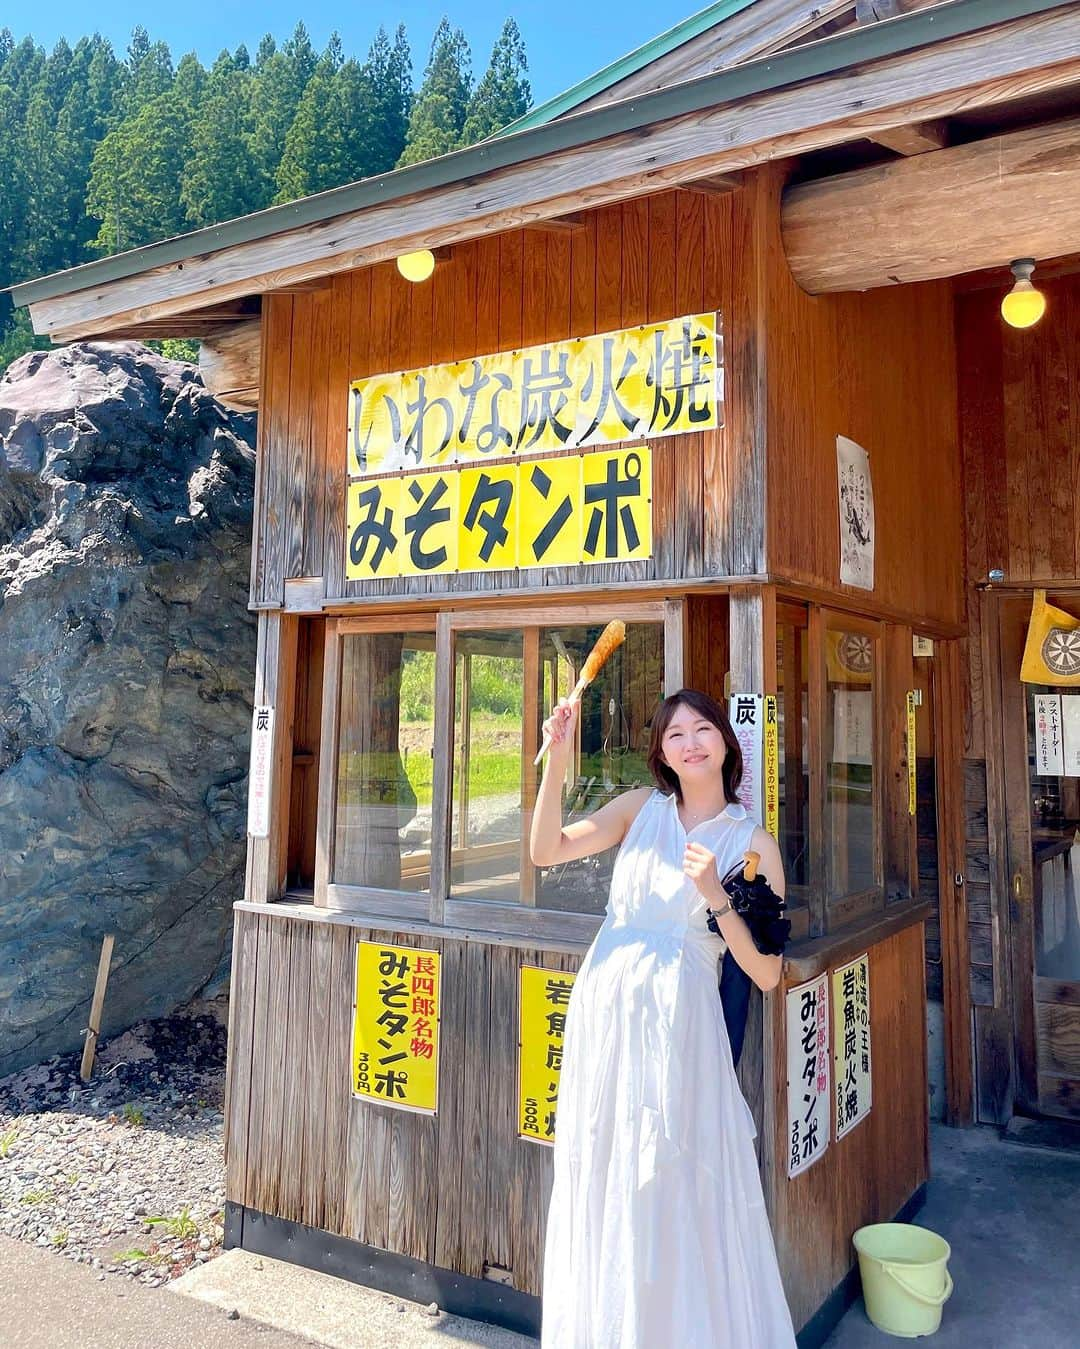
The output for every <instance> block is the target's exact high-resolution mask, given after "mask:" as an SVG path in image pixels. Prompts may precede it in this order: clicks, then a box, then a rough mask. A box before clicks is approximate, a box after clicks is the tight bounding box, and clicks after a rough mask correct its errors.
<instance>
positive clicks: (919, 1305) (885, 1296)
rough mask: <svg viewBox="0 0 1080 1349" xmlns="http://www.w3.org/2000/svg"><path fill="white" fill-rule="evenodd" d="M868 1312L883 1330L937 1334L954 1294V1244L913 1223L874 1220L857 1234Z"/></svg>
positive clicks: (909, 1337) (914, 1334) (914, 1335)
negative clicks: (951, 1259)
mask: <svg viewBox="0 0 1080 1349" xmlns="http://www.w3.org/2000/svg"><path fill="white" fill-rule="evenodd" d="M853 1240H854V1242H855V1249H856V1250H857V1251H858V1253H859V1273H860V1275H861V1276H862V1286H863V1300H864V1302H865V1303H866V1314H867V1316H868V1317H869V1318H870V1320H871V1321H872V1322H873V1323H874V1325H875V1326H877V1328H878V1329H879V1330H884V1331H885V1332H886V1333H887V1334H889V1335H899V1336H901V1337H902V1338H903V1339H906V1340H913V1339H916V1338H917V1337H918V1336H920V1335H932V1334H933V1333H934V1331H935V1330H937V1328H938V1327H939V1326H940V1325H941V1309H942V1307H943V1306H944V1305H945V1303H946V1302H947V1301H948V1300H949V1297H950V1296H951V1294H952V1290H953V1282H952V1279H951V1278H950V1277H949V1271H948V1269H947V1268H946V1266H947V1262H948V1259H949V1256H950V1255H951V1253H952V1252H951V1251H950V1249H949V1243H948V1242H947V1241H946V1240H945V1239H944V1237H939V1236H938V1235H937V1233H936V1232H930V1231H928V1230H927V1229H926V1228H925V1227H912V1226H911V1225H910V1224H908V1223H874V1224H873V1225H872V1226H871V1227H860V1228H859V1230H858V1231H857V1232H856V1233H855V1236H854V1238H853Z"/></svg>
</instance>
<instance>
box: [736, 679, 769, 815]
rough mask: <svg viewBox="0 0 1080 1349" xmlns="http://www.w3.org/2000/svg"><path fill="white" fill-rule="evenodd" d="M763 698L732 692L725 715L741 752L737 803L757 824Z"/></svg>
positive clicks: (760, 809)
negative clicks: (728, 718)
mask: <svg viewBox="0 0 1080 1349" xmlns="http://www.w3.org/2000/svg"><path fill="white" fill-rule="evenodd" d="M764 702H765V700H764V698H763V697H762V696H761V694H760V693H733V694H732V695H731V699H730V702H729V705H728V716H729V717H730V718H731V727H732V730H733V731H734V732H735V739H736V740H737V741H738V742H739V748H740V749H741V750H742V762H743V775H742V781H741V782H740V783H739V802H740V804H741V805H743V806H744V807H745V808H746V812H747V814H748V815H750V816H751V818H752V819H754V820H756V821H757V822H758V824H762V823H763V822H764V816H763V805H764V801H763V791H762V787H763V782H762V778H763V773H762V751H763V747H764V742H765V708H764Z"/></svg>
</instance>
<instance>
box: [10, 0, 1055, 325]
mask: <svg viewBox="0 0 1080 1349" xmlns="http://www.w3.org/2000/svg"><path fill="white" fill-rule="evenodd" d="M1077 80H1080V7H1078V6H1068V7H1063V8H1061V9H1054V10H1051V11H1048V12H1045V13H1039V14H1037V15H1033V16H1031V17H1029V18H1024V19H1017V20H1014V21H1012V22H1010V23H1005V24H999V25H998V26H996V27H993V28H985V29H980V30H979V31H978V32H974V33H969V34H966V35H965V36H964V37H960V38H956V39H952V40H949V41H942V42H938V43H935V44H931V45H928V46H926V47H919V48H916V49H914V50H912V51H908V52H905V53H903V54H901V55H897V56H893V57H889V58H887V59H884V60H880V61H875V62H868V63H865V64H863V65H857V66H853V67H850V68H848V69H845V70H843V71H841V72H839V73H836V74H833V75H828V76H822V77H820V78H818V79H815V80H807V81H805V82H802V83H799V84H795V85H790V86H783V87H780V88H776V89H770V90H765V91H763V92H761V93H758V94H755V95H753V96H750V97H747V98H744V99H741V100H738V101H735V102H732V103H728V104H724V105H722V106H719V107H717V108H715V109H712V110H709V111H708V112H707V113H703V112H701V111H694V112H689V113H686V114H683V115H681V116H678V117H673V118H670V119H669V120H667V121H665V122H657V123H652V124H650V125H648V126H644V127H637V128H635V129H633V130H630V131H626V132H621V133H619V134H617V135H613V136H610V137H608V138H606V139H604V140H600V141H593V142H590V143H588V144H585V145H575V146H573V147H572V148H570V149H567V150H563V151H558V152H554V153H552V154H551V155H548V156H546V157H545V158H543V159H538V160H533V161H528V162H525V163H521V164H515V165H512V166H509V167H507V168H504V169H500V170H497V171H495V172H492V173H490V174H486V175H484V176H483V177H481V178H474V179H468V180H461V181H458V182H455V183H453V184H451V185H449V186H446V187H442V188H439V189H437V190H432V191H431V192H427V193H422V194H417V195H415V196H413V197H411V198H402V199H400V200H395V201H389V202H386V203H385V204H381V205H373V206H369V207H366V208H365V209H363V210H361V211H355V212H353V213H352V214H350V215H342V216H336V217H334V218H332V219H328V220H320V221H318V222H316V223H313V224H311V225H306V226H304V227H303V228H300V229H296V230H288V231H284V232H282V233H280V234H276V235H273V236H270V237H268V238H263V239H258V240H253V241H252V242H250V243H246V244H237V245H234V246H232V247H230V248H224V249H220V250H219V251H217V252H215V253H210V254H204V255H200V256H198V257H193V258H191V259H188V260H187V261H186V262H185V264H184V265H183V268H182V269H181V268H180V267H179V266H178V265H177V264H169V265H167V266H163V267H157V268H153V269H151V270H149V271H145V272H140V273H138V274H136V275H134V276H129V277H124V278H121V279H119V280H117V281H113V282H110V283H108V284H106V285H101V286H97V287H92V288H89V289H87V290H83V291H76V292H73V293H70V294H66V295H59V296H56V297H54V298H52V299H49V300H41V301H39V302H38V303H37V304H34V305H32V306H31V316H32V318H33V322H34V328H35V331H36V332H39V333H44V334H47V335H49V336H50V337H52V338H53V339H54V340H57V341H68V340H74V339H76V338H78V337H80V336H82V335H84V334H85V333H88V332H100V331H102V330H103V328H106V327H108V328H112V327H121V326H125V327H129V326H131V325H132V324H134V323H145V322H147V321H148V320H149V319H151V318H154V317H160V316H163V315H168V314H183V313H186V312H189V311H190V309H191V306H192V302H193V299H194V297H195V296H198V297H199V301H200V304H201V306H204V305H205V304H206V303H207V302H208V301H222V300H227V299H230V298H235V297H237V296H242V295H252V294H255V293H262V292H265V291H269V290H273V289H275V288H276V287H279V286H283V285H287V284H290V283H292V282H296V281H304V280H311V279H313V278H315V277H317V276H322V275H326V274H327V273H330V272H337V271H350V270H353V269H356V268H360V267H366V266H368V265H370V264H372V263H375V262H379V261H382V260H385V259H387V258H392V257H394V256H396V255H397V254H398V253H401V252H405V251H407V250H408V249H410V248H422V247H429V248H430V247H437V246H440V245H446V244H452V243H455V242H458V241H461V240H464V239H469V238H473V237H475V236H477V235H481V234H489V233H496V232H499V231H502V230H510V229H520V228H522V227H523V226H525V225H527V224H528V223H530V222H531V221H535V220H539V219H545V218H548V217H551V216H558V215H565V214H567V213H568V212H571V213H572V212H575V211H578V210H582V209H586V208H590V207H597V206H602V205H608V204H611V203H614V202H617V201H625V200H628V199H630V198H633V197H637V196H641V195H642V194H643V193H649V192H659V191H663V190H664V189H666V188H669V187H673V186H677V185H678V184H679V183H680V182H686V181H687V180H688V179H691V178H701V177H710V176H714V175H715V174H717V173H726V172H730V171H731V170H733V169H740V168H745V167H747V166H749V165H752V164H758V163H761V162H762V161H764V160H767V159H779V158H785V157H788V156H791V155H794V154H801V153H807V152H809V151H811V150H815V149H820V148H822V147H824V146H828V145H835V144H839V143H842V142H846V141H854V140H859V139H865V138H866V137H868V136H872V135H874V134H875V133H876V132H878V131H881V130H884V129H887V128H889V127H895V126H904V125H906V124H907V123H909V122H913V121H922V120H926V119H929V118H935V117H946V116H949V115H951V114H952V113H955V112H958V111H959V110H960V109H962V108H964V109H968V110H970V109H971V108H973V107H985V106H990V105H992V104H996V103H1002V102H1006V101H1009V100H1011V99H1015V98H1017V97H1019V96H1020V95H1031V94H1034V93H1036V92H1039V91H1043V90H1049V89H1058V88H1062V87H1064V86H1067V85H1069V84H1072V83H1075V82H1076V81H1077ZM942 153H945V152H942ZM949 153H951V152H949ZM912 162H913V163H918V162H920V161H919V160H918V159H917V160H914V161H912Z"/></svg>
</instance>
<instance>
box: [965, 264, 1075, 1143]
mask: <svg viewBox="0 0 1080 1349" xmlns="http://www.w3.org/2000/svg"><path fill="white" fill-rule="evenodd" d="M1039 285H1040V289H1042V290H1043V291H1044V292H1045V294H1046V297H1047V311H1046V316H1045V318H1044V319H1043V320H1042V321H1041V322H1040V323H1039V324H1038V325H1037V326H1036V327H1034V328H1031V329H1028V330H1027V331H1019V330H1017V329H1014V328H1010V327H1008V325H1007V324H1005V323H1003V322H1002V320H1001V316H1000V313H999V306H1000V303H1001V295H1002V293H1003V288H1002V289H996V288H995V289H983V290H974V291H970V292H961V293H959V294H958V295H957V296H956V305H955V311H956V335H957V368H958V398H959V427H960V443H961V449H962V454H963V484H964V550H965V556H964V574H965V583H966V585H965V605H966V626H967V630H968V636H967V641H966V643H965V648H966V655H967V676H968V677H967V684H966V703H967V706H966V709H965V713H966V715H965V732H966V735H965V739H966V745H965V753H966V755H967V760H966V763H965V770H966V772H965V779H966V797H967V800H966V806H967V817H968V821H969V831H968V856H967V863H968V886H967V890H968V896H967V899H968V917H969V932H970V934H971V992H972V1002H973V1003H974V1004H976V1005H975V1057H976V1069H977V1076H978V1084H977V1085H978V1091H977V1098H978V1110H979V1118H980V1119H982V1120H985V1121H987V1122H1001V1121H1003V1120H1005V1119H1007V1118H1008V1116H1009V1114H1010V1113H1011V1092H1012V1084H1011V1073H1012V1066H1011V1065H1012V1058H1013V1047H1012V1014H1011V1008H1010V1005H1009V996H1010V993H1009V990H1010V984H1011V981H1010V979H1009V976H1008V971H1007V969H1005V968H1004V967H1002V965H1001V961H1002V960H1003V959H1007V955H1008V942H1007V940H1005V937H1006V934H1007V933H1008V931H1009V914H1008V905H1009V898H1008V895H1007V894H1006V893H1005V887H1006V885H1007V881H1008V870H1007V866H1006V862H1007V859H1006V858H1005V857H1004V856H1001V857H996V856H995V834H996V835H997V837H998V838H1000V839H1004V836H1005V819H1004V814H1003V811H1004V799H1003V793H1002V790H1001V774H1002V772H1003V764H1002V762H1001V755H1002V754H1003V752H1004V745H1003V741H1002V735H1001V728H1000V726H995V725H994V724H993V717H994V712H993V704H994V702H995V699H996V691H997V689H998V687H999V680H1000V679H1003V678H1005V677H1007V673H1008V672H1006V671H1002V672H1000V675H999V672H998V671H997V670H996V669H995V668H992V666H994V665H996V664H997V661H998V653H999V646H1000V634H999V631H998V628H997V615H996V611H993V610H991V609H990V608H989V607H988V604H987V602H986V601H985V600H980V596H979V593H978V591H977V590H976V587H977V586H979V585H980V584H981V583H984V582H985V581H986V579H987V575H988V573H989V572H990V570H991V569H992V568H1000V569H1001V570H1002V571H1004V573H1005V578H1006V582H1007V583H1008V584H1010V585H1022V586H1023V585H1031V586H1032V587H1033V588H1034V586H1036V585H1045V584H1047V583H1049V584H1051V585H1052V584H1053V582H1055V581H1058V582H1061V581H1069V582H1077V581H1080V491H1078V490H1077V488H1078V479H1077V465H1078V463H1080V458H1078V455H1077V446H1078V444H1080V275H1072V276H1063V277H1057V278H1052V279H1050V280H1046V281H1040V282H1039ZM1003 286H1004V283H1003ZM984 627H985V628H986V631H984ZM1016 675H1017V676H1018V675H1019V671H1018V670H1017V671H1016ZM988 718H989V720H988ZM998 846H999V850H1000V845H998ZM994 924H997V925H998V927H999V929H1000V932H1001V934H1002V940H1001V942H1000V946H999V951H998V953H997V961H996V963H995V961H994V956H993V953H992V941H991V938H992V935H993V928H994Z"/></svg>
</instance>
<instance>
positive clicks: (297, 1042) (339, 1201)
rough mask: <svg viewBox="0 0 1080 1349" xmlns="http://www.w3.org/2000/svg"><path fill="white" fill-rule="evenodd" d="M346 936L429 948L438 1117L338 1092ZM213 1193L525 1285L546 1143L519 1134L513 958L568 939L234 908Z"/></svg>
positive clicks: (539, 958)
mask: <svg viewBox="0 0 1080 1349" xmlns="http://www.w3.org/2000/svg"><path fill="white" fill-rule="evenodd" d="M358 940H375V941H386V942H392V943H394V944H395V945H400V946H419V945H423V946H424V947H426V948H428V949H430V948H435V949H437V950H439V951H441V953H442V978H443V1007H442V1024H441V1034H442V1050H441V1055H442V1057H441V1062H440V1106H439V1114H438V1116H437V1117H431V1116H427V1115H418V1114H413V1113H411V1112H407V1111H403V1110H389V1109H386V1108H385V1107H382V1106H377V1105H372V1104H370V1103H369V1102H367V1101H361V1100H355V1099H353V1097H352V1095H351V1092H350V1085H349V1083H350V1067H349V1056H350V1041H351V1033H352V996H353V969H354V966H353V958H354V952H355V943H356V942H357V941H358ZM236 953H237V959H236V961H235V962H234V966H233V989H232V1003H231V1007H232V1026H231V1034H232V1039H231V1041H230V1050H229V1073H228V1083H227V1098H228V1099H227V1108H226V1115H227V1119H228V1139H229V1141H228V1148H229V1152H228V1163H227V1178H226V1194H227V1198H228V1199H230V1200H231V1201H233V1202H235V1203H238V1204H245V1205H247V1206H248V1207H249V1208H254V1209H257V1210H259V1211H260V1212H263V1213H269V1214H274V1215H276V1216H278V1217H281V1218H286V1219H289V1220H291V1221H294V1222H300V1223H304V1224H307V1225H309V1226H313V1227H318V1228H322V1229H324V1230H325V1231H328V1232H333V1233H335V1234H337V1235H340V1236H345V1237H351V1238H353V1239H354V1240H357V1241H362V1242H365V1243H367V1244H369V1245H373V1246H378V1247H381V1248H383V1249H386V1250H392V1251H397V1252H399V1253H401V1254H403V1255H408V1256H412V1257H414V1258H416V1259H418V1260H423V1261H426V1262H427V1263H429V1264H433V1265H438V1266H441V1267H442V1268H444V1269H454V1270H458V1271H460V1272H462V1273H465V1274H469V1275H472V1276H474V1277H476V1278H481V1277H483V1276H484V1273H485V1270H488V1271H490V1270H492V1269H496V1270H507V1271H510V1273H511V1276H512V1281H513V1285H514V1287H515V1288H519V1289H521V1290H523V1291H525V1292H528V1293H539V1291H540V1283H541V1273H542V1260H543V1235H544V1224H545V1219H546V1213H547V1202H548V1197H549V1194H550V1189H551V1166H552V1153H551V1150H550V1149H549V1148H547V1147H544V1146H543V1145H542V1144H538V1143H532V1142H526V1141H524V1140H522V1139H519V1138H518V1137H517V1113H516V1101H515V1091H516V1072H515V1065H516V1062H517V970H518V967H519V966H520V965H521V964H530V965H541V966H544V967H546V968H550V969H565V970H574V969H576V968H577V966H578V964H579V963H580V961H579V959H578V957H576V956H569V955H560V954H557V953H552V952H549V951H536V950H530V949H518V948H513V947H506V946H489V945H487V944H485V943H482V942H460V941H449V940H442V941H440V940H435V939H430V938H427V937H423V938H421V937H418V936H416V935H415V934H409V933H386V932H371V931H368V930H366V929H362V928H358V927H354V926H351V925H346V924H339V923H328V922H315V921H309V920H306V919H294V918H286V917H283V916H278V915H271V914H269V913H267V914H266V915H262V914H253V913H250V912H247V911H243V910H238V911H237V913H236Z"/></svg>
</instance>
